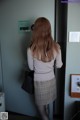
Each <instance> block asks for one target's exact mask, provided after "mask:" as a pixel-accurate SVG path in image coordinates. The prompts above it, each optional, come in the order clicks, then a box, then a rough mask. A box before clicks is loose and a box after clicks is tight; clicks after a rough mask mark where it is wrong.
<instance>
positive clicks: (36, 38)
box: [30, 17, 59, 62]
mask: <svg viewBox="0 0 80 120" xmlns="http://www.w3.org/2000/svg"><path fill="white" fill-rule="evenodd" d="M30 48H31V51H32V54H33V56H34V57H36V58H37V59H38V60H41V61H43V62H49V61H51V60H52V59H53V58H54V51H55V50H56V51H57V52H58V48H59V46H58V44H57V43H56V42H55V41H54V40H53V38H52V35H51V25H50V22H49V20H48V19H46V18H44V17H40V18H38V19H37V20H36V21H35V23H34V28H33V32H32V42H31V46H30Z"/></svg>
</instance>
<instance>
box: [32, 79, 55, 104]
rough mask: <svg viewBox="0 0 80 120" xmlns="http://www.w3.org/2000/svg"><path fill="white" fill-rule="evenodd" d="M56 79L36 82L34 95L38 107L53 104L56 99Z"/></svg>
mask: <svg viewBox="0 0 80 120" xmlns="http://www.w3.org/2000/svg"><path fill="white" fill-rule="evenodd" d="M56 93H57V92H56V79H55V78H53V79H52V80H48V81H34V95H35V102H36V104H37V105H47V104H49V103H51V102H53V101H54V100H55V99H56V97H57V94H56Z"/></svg>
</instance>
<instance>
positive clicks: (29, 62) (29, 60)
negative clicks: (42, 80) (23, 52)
mask: <svg viewBox="0 0 80 120" xmlns="http://www.w3.org/2000/svg"><path fill="white" fill-rule="evenodd" d="M27 61H28V66H29V69H30V70H33V56H32V53H31V50H30V48H28V49H27Z"/></svg>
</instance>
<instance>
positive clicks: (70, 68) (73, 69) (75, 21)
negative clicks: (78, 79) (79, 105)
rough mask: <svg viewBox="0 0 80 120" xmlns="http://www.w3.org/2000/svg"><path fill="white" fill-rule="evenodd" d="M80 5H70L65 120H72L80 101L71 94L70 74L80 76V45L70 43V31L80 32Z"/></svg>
mask: <svg viewBox="0 0 80 120" xmlns="http://www.w3.org/2000/svg"><path fill="white" fill-rule="evenodd" d="M79 11H80V4H78V3H74V4H73V3H72V4H71V3H70V4H68V23H67V53H66V73H65V96H64V97H65V102H64V120H70V119H71V116H73V114H74V102H75V101H76V100H80V99H78V98H72V97H71V96H70V95H69V93H70V74H80V55H79V52H80V43H69V42H68V33H69V32H70V31H80V12H79Z"/></svg>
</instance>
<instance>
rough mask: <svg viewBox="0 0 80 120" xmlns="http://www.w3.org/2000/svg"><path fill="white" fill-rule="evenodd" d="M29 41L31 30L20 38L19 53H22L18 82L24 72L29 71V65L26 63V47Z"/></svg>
mask: <svg viewBox="0 0 80 120" xmlns="http://www.w3.org/2000/svg"><path fill="white" fill-rule="evenodd" d="M30 43H31V32H28V33H27V32H26V34H25V35H24V37H23V38H22V39H21V46H20V47H21V52H22V53H21V54H22V61H23V63H22V69H21V71H20V75H19V82H20V81H21V83H22V81H23V79H25V73H26V71H29V67H28V64H27V48H28V47H29V46H30Z"/></svg>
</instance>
